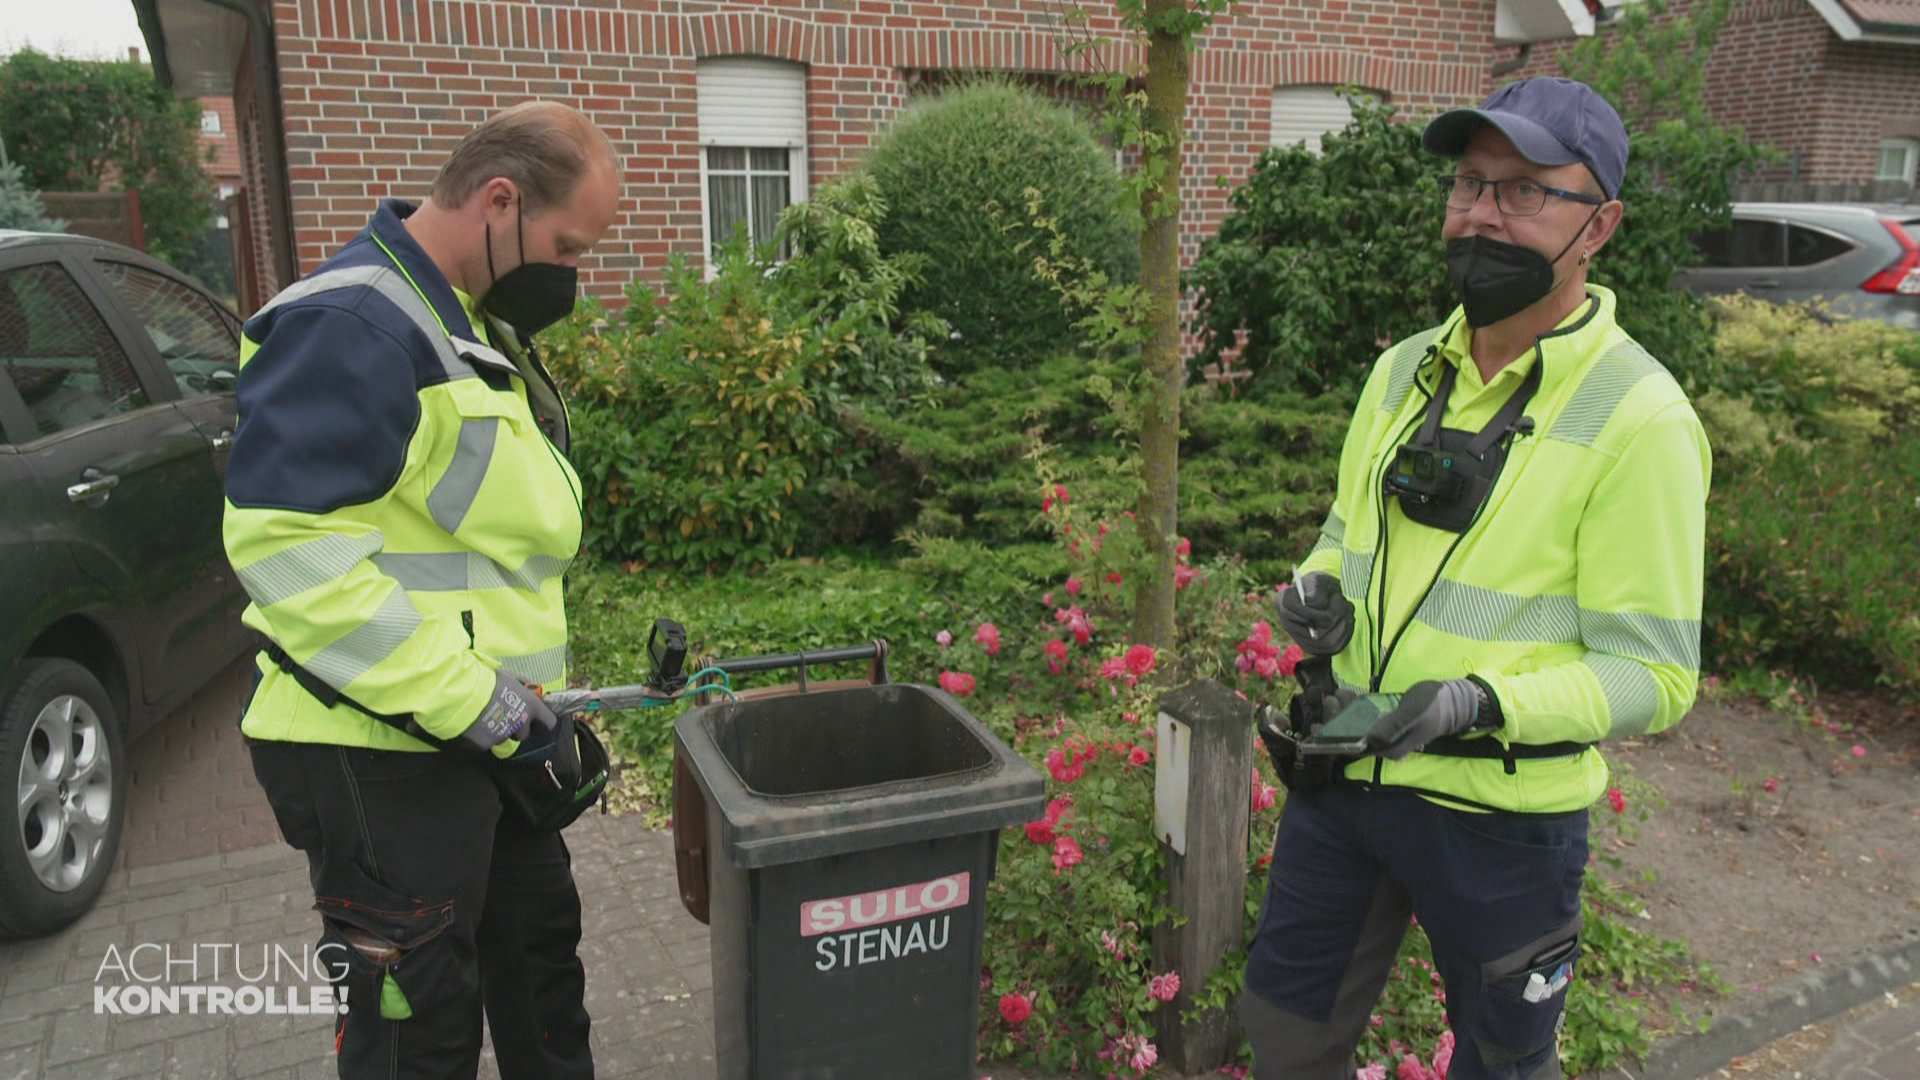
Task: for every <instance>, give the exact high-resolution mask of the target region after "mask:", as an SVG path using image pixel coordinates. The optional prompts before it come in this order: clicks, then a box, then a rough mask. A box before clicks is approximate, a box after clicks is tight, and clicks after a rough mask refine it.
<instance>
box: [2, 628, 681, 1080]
mask: <svg viewBox="0 0 1920 1080" xmlns="http://www.w3.org/2000/svg"><path fill="white" fill-rule="evenodd" d="M246 678H247V672H246V668H245V666H244V665H238V666H236V667H235V668H234V669H233V670H231V671H229V672H227V673H226V674H224V675H222V676H221V677H220V678H219V679H216V680H215V681H214V682H213V683H212V684H211V685H209V686H208V687H207V688H206V689H205V690H204V691H202V692H201V693H200V695H199V696H198V697H197V698H196V699H195V700H194V701H192V702H191V703H189V704H188V705H187V706H186V707H185V708H183V709H182V710H181V711H180V712H178V713H176V714H175V715H174V716H172V717H169V718H168V719H167V720H165V721H163V722H161V723H160V724H159V725H158V726H156V727H155V729H154V730H153V731H151V732H149V733H147V734H146V735H145V736H144V737H143V738H142V739H141V740H140V741H139V742H138V743H137V744H136V745H135V746H134V747H133V748H132V750H131V752H130V755H129V756H130V758H131V761H130V765H131V768H132V779H131V786H132V793H131V795H130V797H129V800H128V807H127V809H128V827H127V831H126V835H125V839H124V841H123V844H122V849H121V855H120V860H119V866H118V867H117V868H116V869H115V871H114V872H113V875H112V877H111V878H110V879H109V880H108V883H107V887H106V891H105V893H104V894H103V895H102V896H101V899H100V903H99V904H98V906H97V907H95V908H94V910H93V911H92V912H90V913H89V914H88V915H87V916H86V917H85V918H83V919H81V920H80V921H79V922H78V923H76V924H75V925H73V926H72V927H69V928H68V929H67V930H65V931H63V932H62V933H60V934H57V935H54V936H52V937H49V938H44V939H40V940H35V941H28V942H15V943H11V944H0V1080H40V1078H44V1080H67V1078H73V1080H122V1078H134V1077H137V1078H141V1080H149V1078H167V1080H229V1078H230V1080H242V1078H247V1080H251V1078H271V1080H321V1078H330V1077H332V1076H334V1075H335V1073H334V1062H333V1046H332V1044H333V1040H332V1037H331V1034H330V1032H331V1020H330V1018H328V1017H325V1016H289V1015H281V1016H268V1015H220V1014H215V1015H206V1014H201V1015H193V1014H183V1015H145V1016H131V1015H97V1014H96V1013H95V1002H94V994H95V990H94V987H95V976H96V973H98V972H99V971H100V969H101V967H102V964H103V962H105V961H106V960H107V959H108V957H109V956H110V955H117V956H119V957H121V958H131V959H132V960H133V962H134V964H135V969H136V970H137V971H140V972H143V973H145V974H152V972H153V970H154V967H155V965H156V964H157V962H158V960H159V958H160V957H161V956H162V954H161V953H160V952H158V951H156V950H153V949H149V950H146V951H145V952H144V954H143V956H144V959H142V958H139V957H134V956H133V954H132V950H133V949H134V947H135V946H138V945H142V944H152V945H165V946H171V950H172V951H171V953H170V954H169V955H171V956H172V957H173V958H175V959H176V960H179V959H184V958H187V957H190V956H194V955H196V950H197V955H198V956H199V957H200V958H201V960H202V962H203V964H206V965H209V966H203V967H202V968H201V972H202V973H207V972H209V970H210V964H211V961H212V958H213V956H214V954H215V952H216V950H215V949H213V948H212V947H213V946H216V945H218V946H223V947H231V949H232V950H233V951H237V953H238V955H239V956H240V957H241V960H242V970H243V971H252V972H255V973H256V974H255V978H256V979H257V978H258V977H259V976H258V972H259V971H260V968H261V966H262V964H263V963H264V958H265V957H267V956H270V955H272V954H271V953H270V952H268V951H266V950H270V949H272V947H274V946H281V947H282V948H284V949H285V950H286V955H287V956H289V957H292V958H294V959H296V960H298V959H301V958H303V957H304V956H305V955H306V954H307V951H308V950H309V949H310V947H311V946H312V944H313V943H314V942H315V940H316V939H317V937H318V931H319V917H318V916H317V915H315V914H314V913H313V912H312V910H311V904H312V902H313V896H312V892H311V891H310V889H309V887H308V884H307V876H306V861H305V859H304V858H303V857H302V856H301V855H300V854H299V853H298V852H295V851H294V850H292V849H291V848H288V847H287V846H285V845H284V844H283V843H281V842H280V839H279V833H278V831H277V829H276V827H275V826H274V824H273V818H272V814H271V811H270V810H269V809H268V808H267V805H266V800H265V797H264V796H263V795H262V794H261V792H260V789H259V787H258V786H257V785H256V784H255V783H254V782H253V774H252V770H251V767H250V766H249V765H248V763H247V757H246V751H245V747H244V745H243V744H242V742H241V740H240V738H239V732H238V731H237V729H236V728H235V727H234V718H235V717H236V716H237V715H238V709H239V703H240V699H241V695H242V694H243V693H244V690H245V686H246V683H245V679H246ZM567 840H568V843H569V845H570V846H571V847H572V849H573V853H574V871H575V876H576V877H577V879H578V881H579V884H580V891H581V894H582V896H583V897H584V898H585V908H586V916H585V926H584V928H585V940H584V941H583V943H582V945H581V953H582V959H583V960H584V961H585V963H586V966H587V1008H588V1011H589V1012H590V1013H591V1014H592V1015H593V1018H594V1025H593V1040H594V1053H595V1059H596V1065H597V1068H596V1072H597V1074H598V1075H599V1076H601V1077H604V1078H609V1080H712V1077H713V1075H714V1067H713V1036H712V1031H713V1024H712V1015H713V1013H712V996H711V992H710V987H711V977H710V972H709V969H708V964H707V936H706V935H707V929H706V927H705V926H703V925H702V924H700V923H698V922H696V921H694V919H693V918H691V917H690V916H688V915H687V913H686V911H685V910H684V909H683V908H682V907H681V906H680V901H679V897H678V893H677V890H676V886H675V882H674V872H673V854H672V843H671V840H670V838H669V837H668V836H667V835H666V834H665V833H661V832H657V831H654V830H650V829H648V828H646V826H645V825H644V824H643V823H642V822H641V820H640V819H639V818H638V817H601V816H600V815H598V814H589V815H587V816H586V817H584V818H582V819H581V820H580V821H579V822H577V823H576V824H575V825H574V826H573V828H571V829H569V830H568V831H567ZM110 950H117V952H110ZM224 955H225V956H226V957H227V958H228V965H229V966H228V967H224V968H223V969H222V976H221V977H220V978H219V979H211V978H198V979H189V978H187V977H185V973H186V972H187V970H188V969H186V968H184V967H181V968H178V969H176V974H175V975H174V977H173V979H172V981H173V982H175V983H180V984H191V983H192V982H200V983H213V984H219V985H227V986H231V987H234V988H239V987H242V986H245V985H247V983H246V982H245V981H244V980H242V979H239V978H236V977H234V975H233V973H232V971H231V969H230V965H231V956H232V952H231V951H228V952H225V953H224ZM129 982H130V980H127V979H124V978H122V977H121V976H120V975H119V973H118V972H117V971H111V970H110V971H109V972H108V973H107V974H106V975H105V976H104V977H102V978H101V980H100V983H101V985H103V986H109V987H111V986H121V985H126V984H128V983H129ZM272 982H273V980H271V979H269V980H267V981H265V982H262V984H261V985H270V984H271V983H272ZM301 982H302V981H301V980H293V983H294V984H299V983H301ZM282 985H288V983H285V982H283V983H282ZM480 1074H481V1076H482V1077H487V1078H490V1080H491V1078H494V1077H496V1076H497V1073H496V1072H495V1070H494V1068H493V1064H492V1060H491V1056H490V1054H489V1057H488V1058H487V1059H485V1060H483V1061H482V1064H481V1073H480Z"/></svg>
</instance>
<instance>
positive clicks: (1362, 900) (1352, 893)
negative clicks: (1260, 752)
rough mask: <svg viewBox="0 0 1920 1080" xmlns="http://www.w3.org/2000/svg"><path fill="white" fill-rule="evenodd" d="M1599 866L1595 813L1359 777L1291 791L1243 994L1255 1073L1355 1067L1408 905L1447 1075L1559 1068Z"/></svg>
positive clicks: (1347, 1076)
mask: <svg viewBox="0 0 1920 1080" xmlns="http://www.w3.org/2000/svg"><path fill="white" fill-rule="evenodd" d="M1586 864H1587V814H1586V811H1584V810H1580V811H1573V812H1571V813H1563V814H1508V813H1476V812H1472V811H1466V810H1455V809H1450V808H1448V807H1444V806H1441V805H1439V804H1437V803H1435V802H1432V801H1430V800H1428V799H1425V798H1422V797H1421V796H1419V795H1416V794H1413V793H1411V792H1408V791H1405V790H1398V789H1393V788H1366V787H1362V786H1360V785H1357V784H1347V783H1336V784H1333V785H1330V786H1328V787H1324V788H1321V789H1319V790H1317V791H1314V792H1312V793H1310V794H1305V795H1301V794H1295V795H1292V796H1290V797H1289V798H1288V799H1287V804H1286V809H1285V811H1284V813H1283V814H1282V817H1281V822H1280V831H1279V834H1278V836H1277V837H1276V839H1275V842H1274V851H1273V868H1272V871H1271V872H1270V874H1269V877H1268V883H1267V899H1266V905H1265V908H1264V910H1263V911H1262V912H1261V916H1260V923H1259V927H1258V929H1257V930H1256V931H1255V933H1254V940H1253V944H1252V947H1251V950H1250V953H1249V956H1248V959H1247V993H1246V994H1245V995H1243V999H1242V1005H1241V1013H1242V1018H1243V1020H1244V1021H1245V1022H1246V1027H1247V1032H1248V1036H1249V1038H1250V1040H1251V1041H1252V1043H1253V1047H1254V1055H1255V1064H1254V1077H1255V1080H1351V1078H1352V1076H1353V1073H1354V1068H1355V1066H1354V1056H1353V1055H1354V1050H1355V1047H1356V1046H1357V1045H1358V1044H1359V1041H1360V1037H1361V1035H1362V1034H1363V1033H1364V1031H1365V1026H1366V1024H1367V1021H1368V1017H1369V1016H1370V1014H1371V1013H1372V1010H1373V1007H1374V1005H1375V1004H1376V1003H1377V1002H1378V1000H1379V996H1380V992H1381V990H1382V989H1383V988H1384V987H1385V985H1386V980H1387V976H1388V974H1389V973H1390V972H1391V970H1392V966H1393V960H1394V957H1395V955H1396V953H1397V951H1398V949H1399V946H1400V942H1401V940H1402V938H1404V937H1405V935H1406V931H1407V925H1408V918H1409V916H1412V917H1414V918H1417V919H1419V920H1420V925H1421V926H1422V927H1423V928H1424V929H1425V930H1426V932H1427V937H1428V938H1429V939H1430V940H1431V941H1432V944H1433V959H1434V963H1435V966H1436V967H1437V968H1438V969H1439V972H1440V976H1441V978H1442V979H1443V980H1444V981H1445V985H1446V991H1447V1020H1448V1023H1449V1024H1450V1025H1451V1027H1452V1028H1453V1032H1454V1039H1455V1047H1454V1057H1453V1066H1452V1071H1451V1072H1450V1073H1449V1076H1450V1080H1556V1078H1558V1077H1559V1076H1560V1075H1561V1073H1560V1065H1559V1056H1558V1048H1557V1042H1558V1039H1557V1036H1558V1033H1559V1028H1560V1024H1561V1021H1562V1017H1563V1015H1564V1009H1565V1004H1566V985H1567V982H1568V980H1569V979H1570V977H1571V973H1572V965H1573V962H1574V960H1575V959H1576V958H1577V956H1578V952H1579V933H1580V883H1581V879H1582V877H1583V875H1584V874H1585V871H1586ZM1536 976H1537V978H1536ZM1530 986H1531V990H1530V989H1529V987H1530ZM1422 1049H1424V1048H1422Z"/></svg>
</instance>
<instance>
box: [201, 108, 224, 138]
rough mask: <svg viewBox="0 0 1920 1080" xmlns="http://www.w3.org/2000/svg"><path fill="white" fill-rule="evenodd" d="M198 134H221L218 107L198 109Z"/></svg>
mask: <svg viewBox="0 0 1920 1080" xmlns="http://www.w3.org/2000/svg"><path fill="white" fill-rule="evenodd" d="M200 134H202V135H219V134H221V130H220V111H219V110H218V109H202V110H200Z"/></svg>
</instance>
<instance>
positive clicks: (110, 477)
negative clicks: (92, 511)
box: [67, 465, 120, 506]
mask: <svg viewBox="0 0 1920 1080" xmlns="http://www.w3.org/2000/svg"><path fill="white" fill-rule="evenodd" d="M80 480H81V482H80V483H78V484H69V485H67V500H68V501H69V502H77V503H93V505H95V506H98V505H99V504H100V503H104V502H106V501H107V492H109V491H112V490H113V489H114V488H117V487H119V486H120V477H119V476H117V475H115V474H113V473H109V472H101V471H100V470H99V469H96V468H94V467H93V466H91V465H89V466H87V467H86V468H84V469H82V470H80ZM95 499H98V500H99V501H100V503H95V502H94V500H95Z"/></svg>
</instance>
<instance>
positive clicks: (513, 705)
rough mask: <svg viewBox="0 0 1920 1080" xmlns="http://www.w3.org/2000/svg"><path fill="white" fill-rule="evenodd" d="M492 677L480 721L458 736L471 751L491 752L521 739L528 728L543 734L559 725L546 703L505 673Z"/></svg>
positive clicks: (495, 674) (476, 720)
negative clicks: (491, 688) (499, 746)
mask: <svg viewBox="0 0 1920 1080" xmlns="http://www.w3.org/2000/svg"><path fill="white" fill-rule="evenodd" d="M493 674H494V687H493V697H491V698H489V699H488V700H487V704H486V707H485V708H483V709H481V710H480V715H479V717H478V718H476V719H475V720H474V722H473V723H471V724H468V725H467V730H465V731H463V732H461V733H460V738H461V740H462V741H464V742H465V743H467V744H468V745H469V746H472V747H473V748H474V749H477V750H481V751H490V750H492V749H493V748H494V747H496V746H498V745H500V744H501V743H503V742H506V741H507V740H508V739H518V738H520V737H522V735H523V734H525V733H526V731H527V727H528V725H529V724H531V725H532V726H534V727H537V728H539V729H540V730H541V731H543V732H546V731H552V730H553V729H554V728H555V727H557V726H558V725H559V723H560V718H559V717H557V716H555V715H553V710H552V709H549V708H547V703H546V702H544V701H541V700H540V695H538V694H536V693H534V692H533V690H532V689H531V688H530V687H528V686H527V685H525V684H524V683H522V682H521V681H520V680H519V679H516V678H514V677H513V676H512V675H509V674H507V673H506V672H504V671H496V672H494V673H493Z"/></svg>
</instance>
